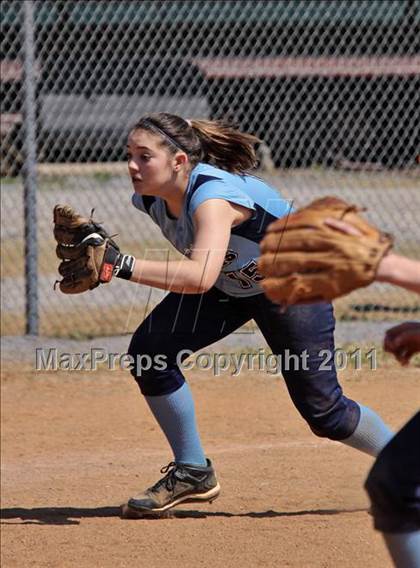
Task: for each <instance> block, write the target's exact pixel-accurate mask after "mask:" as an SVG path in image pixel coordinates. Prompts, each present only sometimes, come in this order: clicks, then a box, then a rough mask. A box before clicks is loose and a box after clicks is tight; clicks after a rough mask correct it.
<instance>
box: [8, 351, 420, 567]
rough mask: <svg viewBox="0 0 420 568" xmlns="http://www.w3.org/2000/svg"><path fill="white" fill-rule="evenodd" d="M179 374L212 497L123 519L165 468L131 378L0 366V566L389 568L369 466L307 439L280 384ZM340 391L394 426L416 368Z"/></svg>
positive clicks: (373, 374)
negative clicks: (209, 465) (372, 506)
mask: <svg viewBox="0 0 420 568" xmlns="http://www.w3.org/2000/svg"><path fill="white" fill-rule="evenodd" d="M187 375H188V373H187ZM188 378H189V380H190V384H191V387H192V390H193V393H194V396H195V399H196V405H197V412H198V421H199V427H200V431H201V434H202V438H203V441H204V444H205V448H206V451H207V453H208V455H209V456H210V457H211V458H212V459H213V461H214V463H215V465H216V468H217V472H218V476H219V480H220V483H221V486H222V494H221V496H220V497H219V498H218V499H217V500H216V501H215V502H214V503H213V504H212V505H209V504H203V505H195V504H189V505H184V506H180V507H178V508H177V510H176V512H175V514H174V515H173V517H172V518H170V519H161V520H123V519H121V518H120V517H119V505H120V504H121V503H122V502H124V500H126V499H127V497H129V496H130V495H131V494H133V493H134V492H137V491H138V490H139V489H142V488H144V487H145V486H146V485H148V484H150V483H152V482H154V481H156V480H157V479H158V476H159V475H160V474H159V468H160V467H162V466H164V465H166V463H168V462H169V461H170V460H171V455H170V452H169V450H168V446H167V444H166V442H165V441H164V440H163V439H162V435H161V433H160V431H159V430H158V428H157V427H156V424H155V423H154V421H153V419H152V418H151V415H150V414H149V411H148V409H147V407H146V405H145V403H144V401H143V399H142V398H141V396H140V395H139V393H138V388H137V386H136V385H135V383H134V382H133V381H132V379H131V376H130V375H129V373H128V372H124V371H113V372H110V371H108V372H106V371H97V372H95V373H93V372H90V373H89V372H76V371H75V372H72V373H65V372H63V371H61V372H58V373H57V372H37V373H35V372H34V371H32V370H31V369H30V367H29V366H28V367H25V368H23V369H22V367H21V366H19V367H17V366H16V365H14V366H12V365H11V363H9V362H7V363H5V364H4V365H3V377H2V453H3V459H2V467H3V471H2V486H3V487H2V541H3V547H2V548H3V551H2V566H3V567H4V568H10V567H19V568H21V567H22V566H43V567H54V568H56V567H76V566H77V567H89V568H92V567H125V566H127V567H132V566H139V567H143V566H144V567H150V568H154V567H156V568H157V567H162V566H180V565H185V566H205V567H214V568H218V567H222V566H223V567H226V566H227V567H234V568H236V567H239V566H240V567H241V568H242V567H245V568H248V567H257V566H268V567H274V566H276V567H281V568H282V567H295V568H318V567H319V568H321V567H322V568H335V567H336V566H340V568H350V567H351V568H355V567H363V568H369V567H372V568H373V567H378V568H379V567H381V568H386V567H389V566H390V562H389V560H388V556H387V553H386V551H385V548H384V546H383V543H382V540H381V538H380V535H378V533H375V532H374V531H373V529H372V519H371V517H370V515H369V514H368V512H367V508H368V500H367V497H366V495H365V493H364V490H363V488H362V484H363V481H364V479H365V476H366V473H367V471H368V469H369V467H370V464H371V463H372V459H371V458H369V457H368V456H365V455H362V454H360V453H358V452H356V451H355V450H352V449H350V448H347V447H344V446H342V445H341V444H339V443H335V442H330V441H328V440H322V439H319V438H316V437H315V436H314V435H313V434H311V432H310V431H309V429H308V428H307V426H306V425H305V423H304V422H303V421H302V420H301V419H300V418H299V416H298V415H297V412H296V411H295V409H294V408H293V406H292V404H291V402H290V400H289V398H288V395H287V392H286V388H285V386H284V384H283V382H282V380H281V379H279V378H275V377H272V376H267V375H266V374H263V373H251V372H245V373H244V374H242V375H241V376H240V377H239V378H232V377H229V376H227V375H223V376H221V377H212V376H210V375H209V374H205V373H201V374H199V373H197V372H195V373H194V374H189V375H188ZM341 382H342V384H343V387H344V389H345V392H346V394H348V395H349V396H352V397H354V398H356V399H357V400H360V401H361V402H363V403H365V404H367V405H371V406H372V408H374V409H375V410H377V411H379V412H380V413H381V414H382V416H383V417H384V419H385V420H386V421H387V422H388V423H389V424H390V425H391V426H392V427H394V428H397V427H400V426H401V425H402V424H403V423H404V422H405V421H406V419H407V418H408V417H409V416H411V414H412V413H413V412H414V411H415V410H416V406H417V405H418V392H419V390H418V389H419V386H420V373H419V368H418V367H412V368H410V369H404V370H403V369H401V368H400V367H398V366H397V365H396V364H394V363H386V364H385V366H384V367H380V368H379V369H378V370H377V371H371V370H368V369H364V370H362V371H351V370H346V371H343V372H342V374H341Z"/></svg>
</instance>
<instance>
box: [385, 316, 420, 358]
mask: <svg viewBox="0 0 420 568" xmlns="http://www.w3.org/2000/svg"><path fill="white" fill-rule="evenodd" d="M384 349H385V351H387V352H388V353H392V354H393V355H395V358H396V359H397V360H398V361H399V362H400V363H401V365H408V363H409V362H410V359H411V357H412V356H413V355H414V354H415V353H420V322H414V321H408V322H405V323H402V324H400V325H397V326H395V327H392V328H391V329H389V330H388V331H387V332H386V334H385V339H384Z"/></svg>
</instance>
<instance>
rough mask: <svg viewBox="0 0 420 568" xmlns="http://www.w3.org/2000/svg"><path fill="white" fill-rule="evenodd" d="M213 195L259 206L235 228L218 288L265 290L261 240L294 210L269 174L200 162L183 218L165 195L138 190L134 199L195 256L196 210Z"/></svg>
mask: <svg viewBox="0 0 420 568" xmlns="http://www.w3.org/2000/svg"><path fill="white" fill-rule="evenodd" d="M207 199H225V200H226V201H229V202H231V203H236V204H237V205H242V206H243V207H247V208H248V209H251V210H252V211H253V214H252V216H251V217H250V218H249V219H248V220H247V221H244V222H243V223H241V224H240V225H238V226H236V227H234V228H232V230H231V235H230V240H229V245H228V248H227V252H226V256H225V260H224V263H223V267H222V270H221V272H220V275H219V277H218V279H217V281H216V283H215V286H216V288H218V289H219V290H221V291H223V292H225V293H226V294H229V295H231V296H254V295H255V294H260V293H262V288H261V286H260V285H259V281H260V280H261V278H262V277H261V275H260V274H258V272H257V258H258V256H259V242H260V241H261V239H262V238H263V236H264V233H265V230H266V228H267V225H269V224H270V223H271V222H272V221H275V220H276V219H278V218H279V217H283V216H284V215H287V214H288V213H289V212H290V210H291V204H290V202H288V201H286V200H285V199H283V198H282V197H281V196H280V195H279V193H278V191H277V190H276V189H274V188H273V187H271V186H269V185H268V184H267V183H265V182H264V181H263V180H261V179H259V178H257V177H255V176H251V175H237V174H231V173H228V172H226V171H224V170H221V169H219V168H216V167H214V166H210V165H209V164H203V163H200V164H198V165H197V166H196V167H195V168H194V169H193V170H192V172H191V175H190V179H189V183H188V187H187V190H186V194H185V200H184V205H183V209H182V213H181V215H180V217H179V218H178V219H174V218H173V217H171V216H170V215H169V214H168V211H167V209H166V204H165V201H164V200H163V199H161V198H160V197H152V196H146V195H145V196H141V195H138V194H137V193H135V194H134V195H133V197H132V203H133V205H134V206H135V207H136V208H137V209H140V210H141V211H143V212H144V213H147V214H148V215H149V216H150V217H151V218H152V219H153V221H154V222H155V223H156V224H157V225H158V226H159V227H160V229H161V231H162V233H163V235H164V236H165V237H166V238H167V239H168V241H170V242H171V243H172V244H173V245H174V247H175V248H176V249H177V250H178V251H179V252H181V253H182V254H184V255H185V256H189V255H190V253H191V249H192V246H193V243H194V240H195V229H194V223H193V215H194V212H195V210H196V209H197V207H198V206H199V205H201V203H203V202H204V201H206V200H207Z"/></svg>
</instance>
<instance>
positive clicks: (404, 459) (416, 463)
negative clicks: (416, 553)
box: [365, 412, 420, 533]
mask: <svg viewBox="0 0 420 568" xmlns="http://www.w3.org/2000/svg"><path fill="white" fill-rule="evenodd" d="M365 488H366V490H367V492H368V494H369V497H370V500H371V502H372V514H373V518H374V524H375V528H376V529H377V530H380V531H382V532H385V533H405V532H413V531H418V530H420V412H418V413H417V414H415V415H414V416H413V418H412V419H411V420H409V421H408V422H407V424H406V425H405V426H404V427H403V428H402V429H401V430H400V431H399V432H398V433H397V434H396V435H395V436H394V437H393V438H392V439H391V441H390V442H389V443H388V444H387V445H386V446H385V447H384V449H383V450H382V451H381V453H380V454H379V456H378V457H377V459H376V462H375V463H374V465H373V467H372V469H371V471H370V473H369V475H368V478H367V480H366V484H365Z"/></svg>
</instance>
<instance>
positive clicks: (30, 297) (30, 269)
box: [23, 0, 39, 335]
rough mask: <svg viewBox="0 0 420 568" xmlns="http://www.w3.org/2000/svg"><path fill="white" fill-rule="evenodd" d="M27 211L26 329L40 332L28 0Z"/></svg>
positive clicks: (28, 0) (27, 8)
mask: <svg viewBox="0 0 420 568" xmlns="http://www.w3.org/2000/svg"><path fill="white" fill-rule="evenodd" d="M23 68H24V85H23V89H24V112H23V115H24V116H23V125H24V133H25V134H24V136H25V138H24V165H23V186H24V215H25V300H26V307H25V316H26V326H25V331H26V333H27V334H29V335H38V320H39V316H38V242H37V211H36V196H37V195H36V194H37V163H36V160H37V158H36V124H35V122H36V110H35V105H36V101H35V81H36V78H35V47H34V4H33V1H32V0H25V1H24V49H23Z"/></svg>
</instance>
